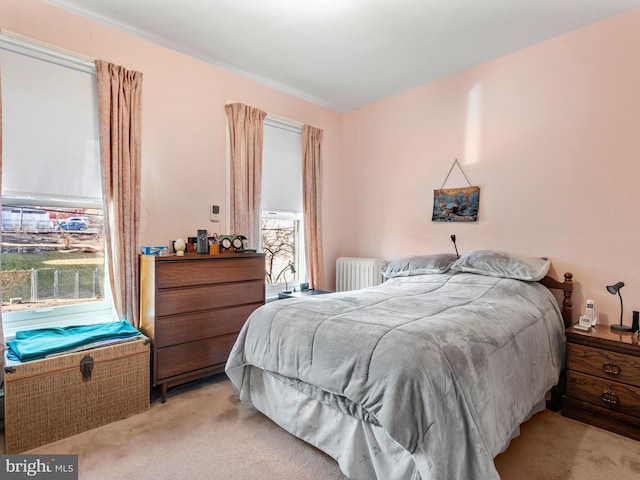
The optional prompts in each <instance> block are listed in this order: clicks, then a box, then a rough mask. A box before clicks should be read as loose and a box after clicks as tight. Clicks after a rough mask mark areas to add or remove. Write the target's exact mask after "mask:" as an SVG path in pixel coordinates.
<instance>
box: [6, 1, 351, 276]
mask: <svg viewBox="0 0 640 480" xmlns="http://www.w3.org/2000/svg"><path fill="white" fill-rule="evenodd" d="M0 27H2V28H3V29H6V30H9V31H11V32H14V33H18V34H21V35H25V36H28V37H31V38H33V39H36V40H39V41H42V42H46V43H49V44H52V45H54V46H57V47H61V48H64V49H67V50H70V51H73V52H77V53H80V54H83V55H88V56H90V57H93V58H100V59H103V60H107V61H110V62H113V63H116V64H119V65H124V66H125V67H127V68H129V69H132V70H137V71H140V72H142V73H143V75H144V80H143V82H144V83H143V90H142V91H143V93H142V102H143V112H142V116H143V131H142V138H143V141H142V156H143V159H142V162H143V164H142V178H143V184H142V201H143V212H142V216H143V224H142V239H141V240H142V243H143V244H145V245H158V244H159V245H166V244H167V243H168V242H169V240H170V239H175V238H177V237H186V236H193V235H195V232H196V230H197V229H198V228H207V229H210V230H211V231H215V232H218V233H229V232H228V231H225V228H226V225H227V215H226V209H227V202H228V192H227V150H226V149H227V140H226V131H227V130H226V129H227V123H226V122H227V120H226V115H225V111H224V105H225V103H227V102H228V101H237V102H242V103H245V104H248V105H252V106H254V107H258V108H261V109H263V110H264V111H266V112H268V113H271V114H274V115H278V116H280V117H284V118H288V119H290V120H294V121H296V122H300V123H307V124H310V125H313V126H315V127H318V128H322V129H323V130H324V132H325V136H324V160H325V163H324V165H325V172H326V176H327V178H329V179H330V178H332V177H334V176H336V175H337V172H338V171H339V164H338V160H339V152H338V146H339V143H338V140H339V115H338V114H337V113H335V112H333V111H331V110H328V109H326V108H322V107H319V106H317V105H314V104H312V103H309V102H307V101H304V100H301V99H299V98H297V97H294V96H291V95H288V94H285V93H282V92H280V91H278V90H275V89H273V88H269V87H266V86H264V85H262V84H260V83H257V82H254V81H251V80H248V79H246V78H244V77H241V76H238V75H235V74H233V73H230V72H228V71H226V70H223V69H220V68H217V67H215V66H212V65H210V64H207V63H205V62H202V61H200V60H196V59H194V58H191V57H188V56H186V55H182V54H180V53H177V52H174V51H172V50H169V49H166V48H164V47H161V46H158V45H155V44H153V43H150V42H147V41H145V40H141V39H139V38H136V37H133V36H130V35H127V34H124V33H122V32H120V31H117V30H114V29H112V28H108V27H106V26H104V25H102V24H99V23H97V22H94V21H91V20H87V19H85V18H82V17H80V16H77V15H74V14H71V13H68V12H66V11H64V10H61V9H58V8H56V7H53V6H51V5H48V4H46V3H43V2H40V1H36V0H0ZM327 183H331V181H330V180H329V181H328V182H327ZM210 204H218V205H220V206H221V211H222V218H221V221H220V223H219V224H215V223H211V222H210V220H209V213H208V212H209V205H210ZM324 209H325V217H327V218H329V219H331V218H332V217H335V216H336V214H337V212H339V211H340V205H339V204H338V203H337V202H336V201H333V200H332V197H331V196H330V195H327V197H326V200H325V202H324ZM336 225H338V227H337V226H336ZM336 228H339V223H337V224H332V223H331V222H328V225H327V227H326V228H325V237H327V238H331V237H332V236H334V235H333V232H335V229H336ZM335 258H336V257H335V252H334V247H333V245H332V244H331V243H330V242H327V245H326V264H327V269H328V276H329V278H332V276H334V275H335V269H334V267H333V265H334V264H335Z"/></svg>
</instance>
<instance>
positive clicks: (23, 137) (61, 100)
mask: <svg viewBox="0 0 640 480" xmlns="http://www.w3.org/2000/svg"><path fill="white" fill-rule="evenodd" d="M54 62H55V63H54ZM63 63H64V62H63ZM91 70H92V68H87V66H86V65H85V66H84V67H78V66H75V65H68V64H67V65H64V64H62V65H61V63H60V60H59V59H58V58H51V57H47V55H46V54H42V53H40V52H37V51H33V50H29V49H28V48H24V47H16V46H15V45H11V44H7V43H6V42H4V41H2V40H1V39H0V71H1V72H2V115H3V129H4V132H3V148H4V150H3V165H2V169H3V172H2V193H3V202H4V203H5V204H8V203H10V202H20V203H22V204H28V203H31V204H40V203H42V202H43V201H45V202H47V203H48V204H56V203H58V204H61V205H74V204H75V205H78V206H80V205H82V206H90V205H101V198H100V197H101V193H100V192H101V185H100V162H99V155H100V151H99V143H98V139H99V136H98V119H97V115H96V112H97V98H96V85H95V83H96V82H95V73H94V71H91Z"/></svg>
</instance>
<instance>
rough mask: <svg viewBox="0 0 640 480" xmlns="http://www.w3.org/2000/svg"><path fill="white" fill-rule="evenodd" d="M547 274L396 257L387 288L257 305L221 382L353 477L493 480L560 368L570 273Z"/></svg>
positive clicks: (542, 262)
mask: <svg viewBox="0 0 640 480" xmlns="http://www.w3.org/2000/svg"><path fill="white" fill-rule="evenodd" d="M549 267H550V264H549V261H548V260H547V259H545V258H535V257H523V256H516V255H512V254H509V253H505V252H499V251H477V252H472V253H470V254H468V255H465V256H463V257H461V258H459V259H458V258H456V257H455V256H452V255H448V254H438V255H425V256H413V257H407V258H403V259H399V260H397V261H394V262H392V263H391V264H390V265H389V266H387V268H386V269H385V272H384V273H385V277H386V281H385V282H384V283H382V284H381V285H379V286H376V287H369V288H365V289H361V290H358V291H352V292H340V293H332V294H328V295H316V296H311V297H307V298H295V299H287V300H281V301H276V302H271V303H268V304H266V305H264V306H263V307H261V308H259V309H258V310H256V311H255V312H254V313H253V314H252V315H251V316H250V317H249V319H248V320H247V322H246V324H245V325H244V327H243V329H242V331H241V332H240V334H239V336H238V340H237V341H236V343H235V345H234V347H233V349H232V351H231V354H230V356H229V360H228V362H227V365H226V373H227V375H228V377H229V378H230V380H231V382H232V385H233V388H234V390H235V392H236V394H237V395H238V397H239V399H240V400H241V401H243V402H249V403H251V404H252V405H253V406H254V407H255V408H256V409H258V410H259V411H261V412H262V413H264V414H265V415H266V416H267V417H269V418H271V419H272V420H273V421H274V422H275V423H277V424H278V425H280V426H281V427H282V428H284V429H285V430H287V431H288V432H290V433H292V434H293V435H295V436H297V437H299V438H301V439H302V440H304V441H306V442H308V443H310V444H312V445H314V446H315V447H317V448H318V449H320V450H322V451H324V452H325V453H327V454H328V455H330V456H331V457H333V458H334V459H336V461H337V462H338V464H339V466H340V469H341V470H342V472H343V473H344V474H345V475H346V476H347V477H348V478H350V479H363V480H371V479H375V478H378V479H393V480H401V479H412V480H420V479H421V480H442V479H444V478H447V479H466V480H470V479H482V480H491V479H496V480H497V479H499V476H498V474H497V472H496V469H495V466H494V463H493V458H494V457H495V456H496V455H498V454H499V453H500V452H502V451H503V450H504V449H506V448H507V446H508V445H509V442H510V441H511V440H512V439H513V438H514V437H515V436H517V435H518V434H519V426H520V424H521V423H523V422H524V421H526V420H527V419H528V418H530V417H531V416H532V415H533V414H535V413H537V412H538V411H540V410H542V409H544V408H545V399H546V398H547V395H548V392H549V391H550V390H551V389H552V388H553V387H554V386H555V385H556V384H557V383H558V379H559V376H560V372H561V370H562V368H563V365H564V351H565V350H564V345H565V344H564V329H565V326H566V325H570V323H571V292H572V283H571V282H572V275H571V274H570V273H567V274H565V280H564V281H563V282H559V281H556V280H553V279H551V278H550V277H548V276H547V273H548V270H549ZM550 288H553V289H555V288H557V289H559V291H560V293H559V295H557V294H554V293H552V291H551V290H550ZM559 299H561V301H559ZM559 303H560V304H562V306H560V305H559Z"/></svg>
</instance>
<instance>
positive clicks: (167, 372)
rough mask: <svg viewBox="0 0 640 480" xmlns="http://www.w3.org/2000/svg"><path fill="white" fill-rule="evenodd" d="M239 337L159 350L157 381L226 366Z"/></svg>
mask: <svg viewBox="0 0 640 480" xmlns="http://www.w3.org/2000/svg"><path fill="white" fill-rule="evenodd" d="M237 337H238V335H237V334H231V335H224V336H221V337H214V338H204V339H202V340H197V341H195V342H189V343H183V344H180V345H174V346H172V347H166V348H159V349H157V350H156V355H157V358H156V366H157V372H156V376H157V380H158V381H159V382H160V381H162V380H163V379H165V378H169V377H172V376H174V375H180V374H183V373H189V372H193V371H194V370H199V369H201V368H206V367H210V366H212V365H217V364H224V363H225V362H226V361H227V358H228V357H229V352H231V348H232V347H233V344H234V343H235V341H236V338H237Z"/></svg>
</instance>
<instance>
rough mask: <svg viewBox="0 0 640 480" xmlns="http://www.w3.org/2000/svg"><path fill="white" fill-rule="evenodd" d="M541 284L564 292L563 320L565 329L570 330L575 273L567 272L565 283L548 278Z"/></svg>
mask: <svg viewBox="0 0 640 480" xmlns="http://www.w3.org/2000/svg"><path fill="white" fill-rule="evenodd" d="M540 283H541V284H542V285H544V286H545V287H547V288H551V289H558V290H562V291H563V292H564V298H563V299H562V320H564V327H565V328H569V327H570V326H571V325H573V320H572V314H573V300H572V299H571V297H572V295H573V273H570V272H567V273H565V274H564V282H560V281H558V280H556V279H555V278H552V277H549V276H546V277H544V278H543V279H542V280H540Z"/></svg>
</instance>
